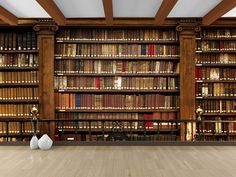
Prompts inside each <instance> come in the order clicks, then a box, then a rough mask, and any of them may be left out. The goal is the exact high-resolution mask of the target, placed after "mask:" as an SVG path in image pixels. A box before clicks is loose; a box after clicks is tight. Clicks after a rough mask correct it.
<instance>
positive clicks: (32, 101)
mask: <svg viewBox="0 0 236 177" xmlns="http://www.w3.org/2000/svg"><path fill="white" fill-rule="evenodd" d="M38 102H39V100H37V99H22V100H0V103H38Z"/></svg>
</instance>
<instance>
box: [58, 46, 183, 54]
mask: <svg viewBox="0 0 236 177" xmlns="http://www.w3.org/2000/svg"><path fill="white" fill-rule="evenodd" d="M55 48H56V49H55V54H56V56H67V57H75V56H81V57H140V56H143V57H159V56H160V57H177V56H179V46H176V45H158V44H70V43H66V44H60V43H58V44H56V46H55Z"/></svg>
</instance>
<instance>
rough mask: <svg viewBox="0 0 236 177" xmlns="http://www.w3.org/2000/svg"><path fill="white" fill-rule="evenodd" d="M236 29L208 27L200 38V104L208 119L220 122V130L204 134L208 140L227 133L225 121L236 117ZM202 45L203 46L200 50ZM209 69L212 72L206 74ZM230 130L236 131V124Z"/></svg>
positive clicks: (198, 68)
mask: <svg viewBox="0 0 236 177" xmlns="http://www.w3.org/2000/svg"><path fill="white" fill-rule="evenodd" d="M233 31H235V28H230V29H229V28H222V27H210V28H204V29H203V30H202V31H201V34H200V37H199V38H197V39H196V41H197V45H196V76H195V78H196V106H198V105H200V106H201V107H202V108H203V110H205V111H204V114H203V118H204V119H205V120H217V121H219V122H218V123H216V124H215V125H213V128H214V130H215V132H216V133H208V134H207V133H204V136H207V137H208V140H210V139H212V140H216V139H214V137H216V136H219V137H220V136H226V134H225V133H224V132H223V131H225V130H223V128H225V125H224V123H223V122H221V120H236V116H235V115H236V114H235V108H236V107H235V105H236V99H235V96H234V95H236V93H235V86H236V79H235V78H236V77H235V75H234V74H233V73H234V72H236V70H235V66H236V64H235V62H236V59H235V56H236V55H235V47H234V46H233V44H234V43H235V42H236V37H235V36H231V35H230V33H231V32H233ZM224 33H225V35H226V36H224ZM222 34H223V35H222ZM232 35H234V34H232ZM201 47H202V48H203V49H202V50H199V49H200V48H201ZM201 71H202V72H203V74H202V73H201ZM205 72H208V73H209V75H204V73H205ZM203 75H204V76H203ZM206 76H207V78H206ZM201 77H203V78H204V79H202V78H201ZM199 94H200V95H199ZM205 126H206V127H208V128H209V127H211V126H212V125H211V123H205ZM228 126H229V125H228ZM226 129H227V130H228V131H235V123H232V125H230V127H227V128H226ZM227 135H228V134H227ZM230 136H235V134H230ZM228 140H229V139H228ZM225 141H227V139H225Z"/></svg>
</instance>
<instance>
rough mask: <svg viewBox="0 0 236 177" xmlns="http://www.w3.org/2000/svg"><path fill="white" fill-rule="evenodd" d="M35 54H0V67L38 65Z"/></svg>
mask: <svg viewBox="0 0 236 177" xmlns="http://www.w3.org/2000/svg"><path fill="white" fill-rule="evenodd" d="M38 63H39V62H38V55H37V54H0V67H8V66H10V67H33V66H38V65H39V64H38Z"/></svg>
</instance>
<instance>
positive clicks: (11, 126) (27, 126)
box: [0, 122, 33, 134]
mask: <svg viewBox="0 0 236 177" xmlns="http://www.w3.org/2000/svg"><path fill="white" fill-rule="evenodd" d="M21 130H22V133H33V126H32V123H31V122H24V123H22V128H21V124H20V123H19V122H9V123H8V133H9V134H11V133H20V131H21ZM0 133H7V125H6V122H0Z"/></svg>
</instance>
